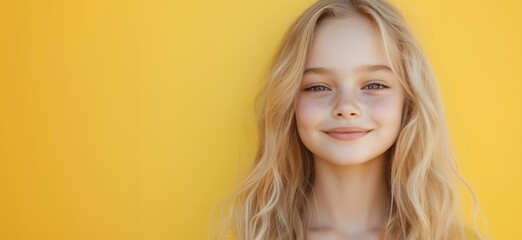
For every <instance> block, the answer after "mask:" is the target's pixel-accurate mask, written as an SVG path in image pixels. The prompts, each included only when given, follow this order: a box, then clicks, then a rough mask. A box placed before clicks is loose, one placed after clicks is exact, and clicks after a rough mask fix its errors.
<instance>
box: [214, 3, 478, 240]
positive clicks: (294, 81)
mask: <svg viewBox="0 0 522 240" xmlns="http://www.w3.org/2000/svg"><path fill="white" fill-rule="evenodd" d="M354 14H359V15H362V16H365V17H367V18H368V19H370V20H371V21H372V22H373V24H374V25H375V26H376V27H377V29H378V30H379V32H380V34H381V36H382V42H383V45H384V47H385V52H386V55H387V58H388V60H389V62H390V63H391V67H392V70H393V73H394V74H395V77H396V78H397V79H399V81H400V83H401V84H402V87H403V88H404V92H405V101H404V107H403V115H402V123H401V130H400V133H399V135H398V137H397V139H396V142H395V143H394V144H393V145H392V147H391V148H390V149H389V150H388V159H387V160H388V164H387V168H386V172H385V174H386V176H387V180H388V188H389V190H390V193H391V194H390V198H391V199H390V212H389V215H388V216H389V217H388V219H387V221H386V224H385V225H384V232H385V234H386V236H392V237H393V239H408V240H423V239H444V240H445V239H466V238H467V237H470V235H473V236H475V237H476V238H482V237H481V236H480V234H479V232H478V231H477V228H476V226H474V232H472V231H470V230H469V228H468V227H467V226H466V224H465V220H464V218H463V215H462V213H461V209H462V208H461V206H460V204H461V201H460V195H459V192H458V187H457V186H458V184H457V183H458V182H457V181H458V180H460V181H462V182H463V183H464V184H465V186H466V187H467V188H468V190H469V191H470V192H471V194H472V197H473V200H474V204H475V206H474V207H475V208H474V210H475V211H476V207H477V206H476V197H475V194H474V192H473V190H472V189H471V188H470V187H469V185H468V184H467V183H466V182H465V181H464V180H463V179H462V178H461V176H460V175H459V173H458V170H457V165H456V163H455V158H454V154H453V151H452V149H451V144H450V139H449V134H448V128H447V125H446V119H445V113H444V110H443V102H442V99H441V95H440V91H439V87H438V85H437V79H436V76H435V74H434V72H433V69H432V67H431V65H430V63H429V62H428V60H427V57H426V55H425V53H424V52H423V50H422V49H421V47H420V45H419V43H418V42H417V40H416V39H415V38H414V36H413V34H412V31H411V30H410V29H409V27H408V25H407V23H406V21H405V20H404V18H403V17H402V16H401V14H400V12H399V11H398V10H397V9H396V8H395V7H393V6H392V5H390V4H389V3H387V2H385V1H382V0H319V1H318V2H316V3H315V4H313V5H312V6H310V7H309V8H308V9H306V11H305V12H304V13H303V14H302V15H301V16H299V17H298V18H297V20H295V21H294V22H293V24H292V25H291V27H290V28H289V30H288V31H287V32H286V34H285V36H284V38H283V40H282V42H281V43H280V46H279V49H278V51H277V53H276V55H275V57H274V58H273V61H272V64H271V67H270V71H269V73H268V75H267V79H266V81H265V82H264V85H263V87H262V89H261V91H260V93H259V95H258V96H257V98H256V107H257V108H256V115H257V126H258V136H259V143H258V144H259V145H258V147H257V153H256V155H255V159H254V166H253V169H252V171H251V173H250V175H249V176H248V177H247V178H246V179H245V180H244V181H243V182H242V183H241V185H240V186H239V188H238V189H237V191H236V192H235V193H234V194H233V195H232V196H231V198H230V205H229V215H228V218H226V221H223V223H224V225H223V226H221V230H223V231H222V234H221V235H220V238H224V236H225V235H228V234H232V235H234V236H235V238H238V239H255V240H261V239H305V237H306V231H307V227H308V224H309V221H310V219H309V215H307V211H306V209H307V208H308V207H309V206H310V203H311V201H310V198H311V191H312V183H313V181H314V162H313V155H312V153H311V152H310V151H309V150H308V149H307V148H306V147H305V146H304V145H303V143H302V142H301V140H300V138H299V135H298V132H297V126H296V121H295V115H294V113H295V112H294V111H295V106H296V98H297V96H298V93H299V87H300V84H301V79H302V77H303V71H304V67H305V64H306V60H307V57H308V55H309V52H310V49H311V42H312V38H313V36H314V32H315V30H316V28H317V25H318V23H319V22H321V21H322V20H323V19H326V18H344V17H349V16H352V15H354Z"/></svg>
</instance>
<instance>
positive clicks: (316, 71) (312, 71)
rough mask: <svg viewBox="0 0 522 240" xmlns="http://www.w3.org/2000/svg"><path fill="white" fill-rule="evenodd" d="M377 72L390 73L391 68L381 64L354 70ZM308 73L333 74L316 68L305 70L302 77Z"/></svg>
mask: <svg viewBox="0 0 522 240" xmlns="http://www.w3.org/2000/svg"><path fill="white" fill-rule="evenodd" d="M379 70H384V71H389V72H392V70H391V68H390V67H389V66H387V65H383V64H369V65H361V66H359V67H357V68H356V69H355V71H356V72H375V71H379ZM309 73H316V74H333V73H334V70H333V69H331V68H323V67H316V68H307V69H306V70H305V71H304V73H303V75H306V74H309Z"/></svg>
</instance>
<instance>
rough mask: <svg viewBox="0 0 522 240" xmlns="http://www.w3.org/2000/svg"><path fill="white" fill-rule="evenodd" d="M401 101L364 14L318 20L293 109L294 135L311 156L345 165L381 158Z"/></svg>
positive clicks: (398, 120)
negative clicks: (295, 122) (297, 134)
mask: <svg viewBox="0 0 522 240" xmlns="http://www.w3.org/2000/svg"><path fill="white" fill-rule="evenodd" d="M403 102H404V92H403V89H402V86H401V85H400V83H399V81H398V79H396V78H395V77H394V75H393V73H392V71H391V70H390V63H389V62H388V60H387V58H386V55H385V51H384V46H382V43H381V38H380V34H379V32H378V30H377V29H376V28H374V26H373V25H372V23H371V22H370V21H369V20H368V19H366V18H364V17H362V16H359V15H355V16H352V17H349V18H343V19H335V20H334V19H325V21H322V22H321V23H319V26H318V28H317V29H316V33H315V35H314V39H313V42H312V50H311V52H310V55H309V59H308V61H307V64H306V70H305V74H304V77H303V79H302V82H301V89H300V91H299V96H298V99H297V107H296V112H295V116H296V121H297V128H298V132H299V136H300V138H301V140H302V141H303V143H304V145H305V146H306V147H307V148H308V149H309V150H310V151H311V152H312V153H313V154H314V158H315V159H316V160H322V161H327V162H330V163H332V164H335V165H350V164H358V163H363V162H366V161H369V160H372V159H375V158H378V157H379V158H383V157H384V153H385V152H386V150H388V149H389V148H390V147H391V146H392V145H393V143H394V142H395V139H396V138H397V135H398V133H399V128H400V123H401V115H402V106H403ZM351 127H355V128H360V129H348V128H351ZM335 128H346V129H335Z"/></svg>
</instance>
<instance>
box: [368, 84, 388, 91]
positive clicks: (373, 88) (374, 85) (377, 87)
mask: <svg viewBox="0 0 522 240" xmlns="http://www.w3.org/2000/svg"><path fill="white" fill-rule="evenodd" d="M383 88H388V87H386V86H385V85H383V84H379V83H371V84H368V85H366V86H364V88H363V89H369V90H377V89H383Z"/></svg>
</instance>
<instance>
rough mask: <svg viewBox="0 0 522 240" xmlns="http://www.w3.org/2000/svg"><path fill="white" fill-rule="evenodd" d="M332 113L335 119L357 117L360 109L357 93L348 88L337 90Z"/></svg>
mask: <svg viewBox="0 0 522 240" xmlns="http://www.w3.org/2000/svg"><path fill="white" fill-rule="evenodd" d="M332 115H333V117H334V118H336V119H343V118H344V119H355V118H358V117H359V116H360V115H361V109H360V106H359V101H358V99H357V95H356V94H355V93H352V92H350V91H349V90H341V91H339V92H338V94H337V96H336V97H335V100H334V107H333V109H332Z"/></svg>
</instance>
